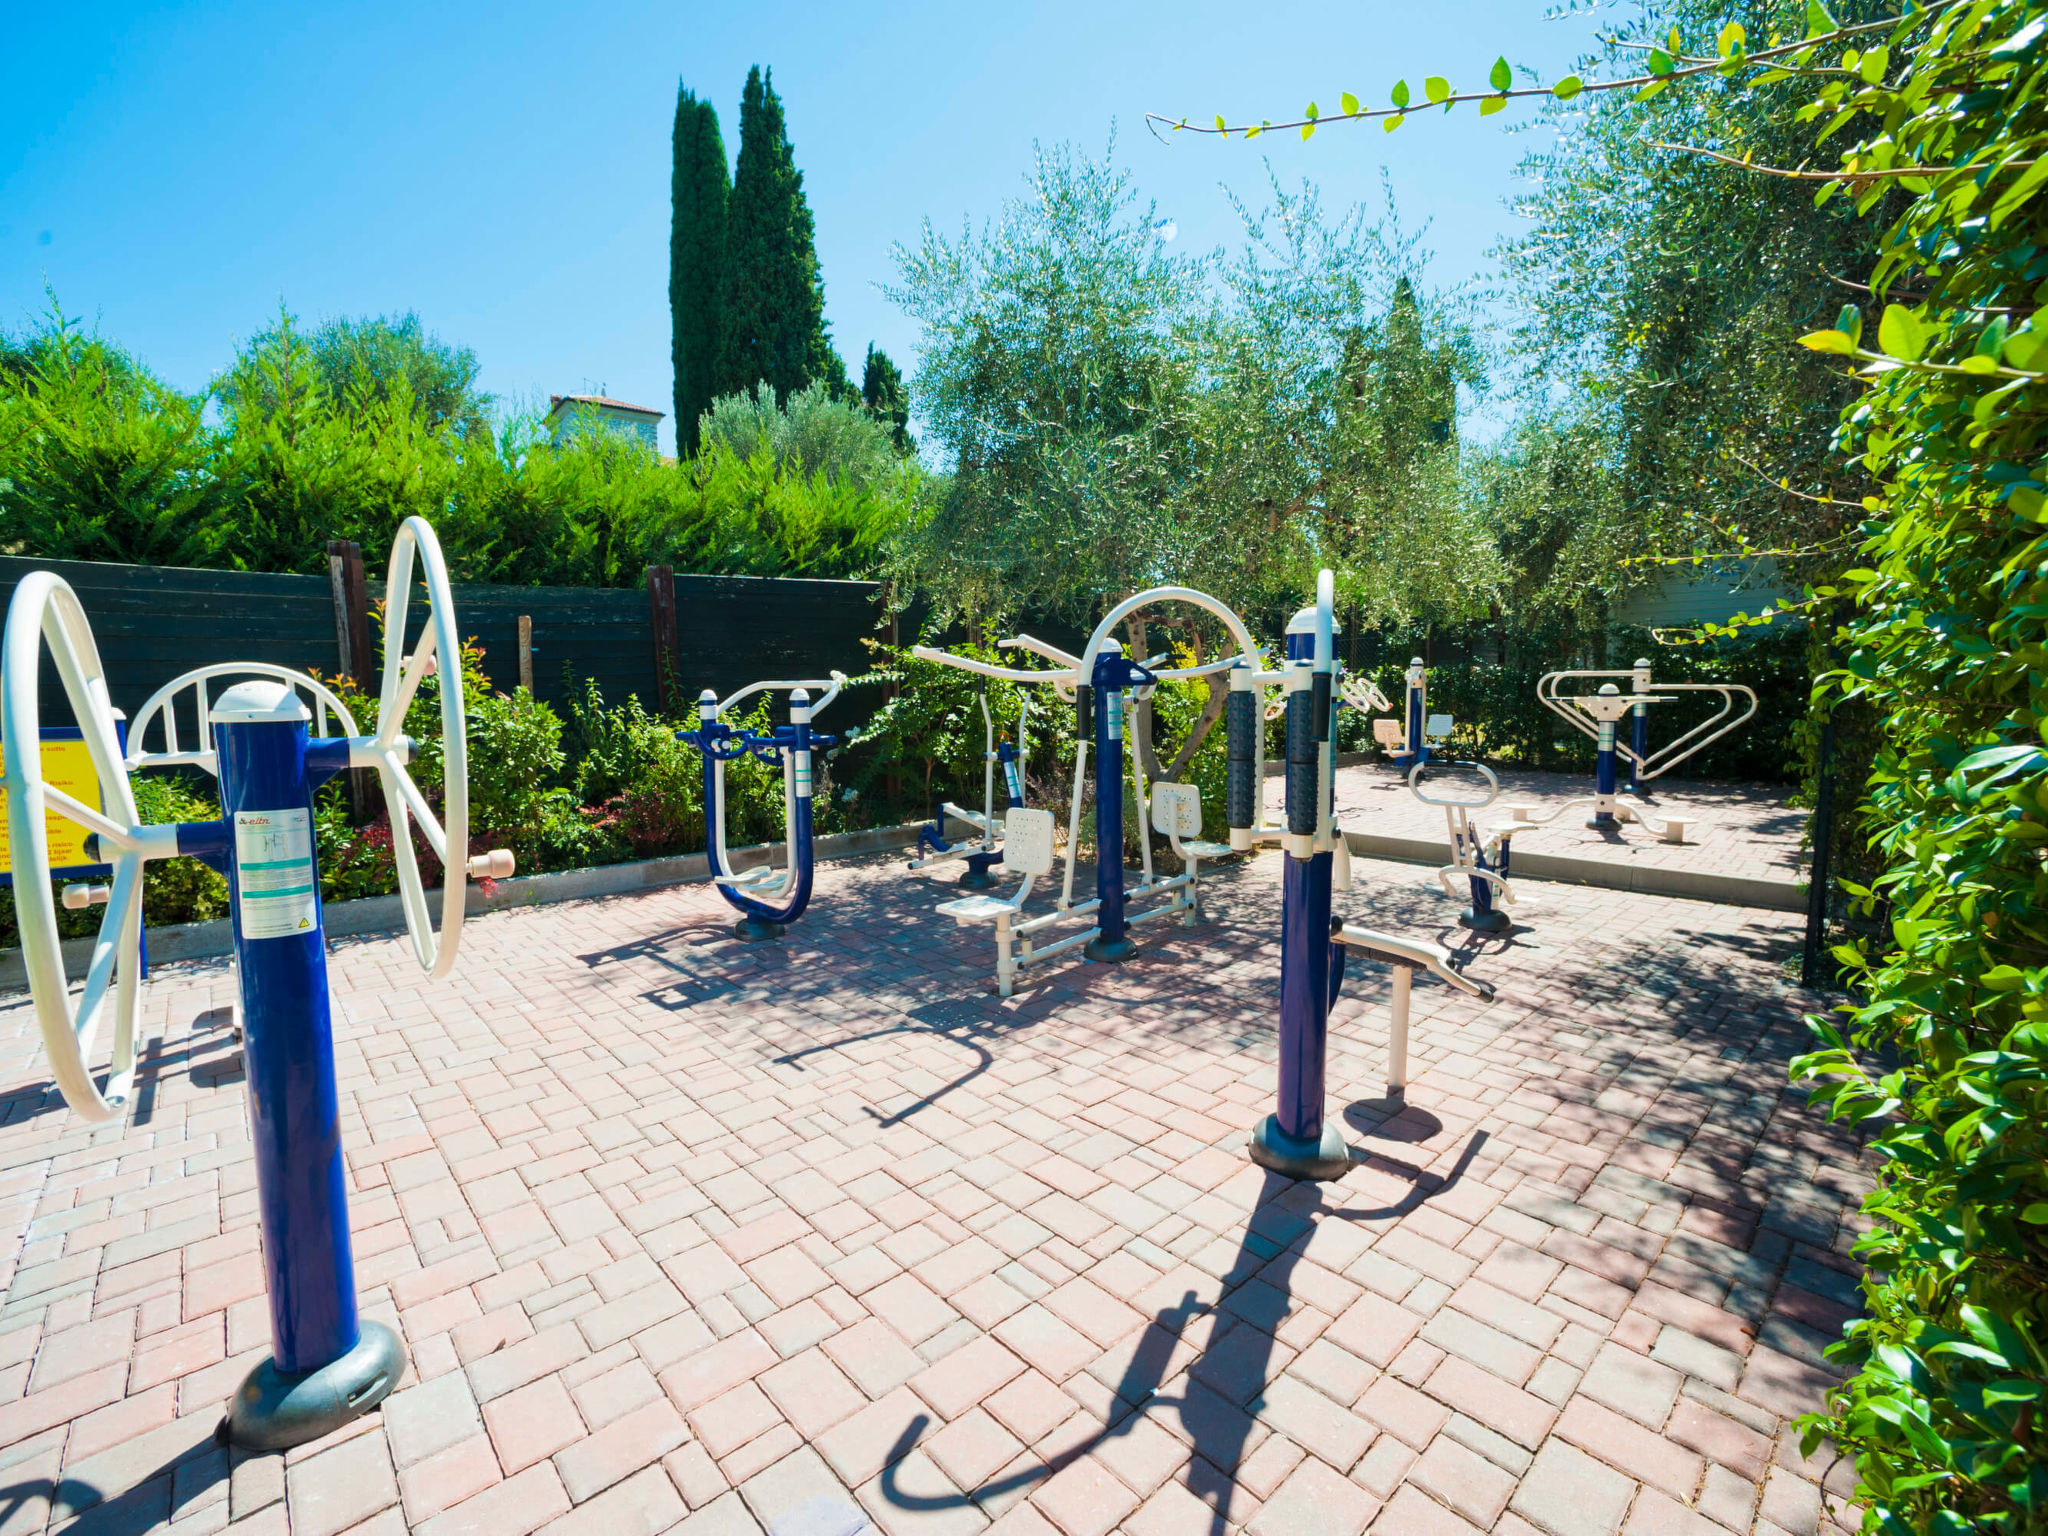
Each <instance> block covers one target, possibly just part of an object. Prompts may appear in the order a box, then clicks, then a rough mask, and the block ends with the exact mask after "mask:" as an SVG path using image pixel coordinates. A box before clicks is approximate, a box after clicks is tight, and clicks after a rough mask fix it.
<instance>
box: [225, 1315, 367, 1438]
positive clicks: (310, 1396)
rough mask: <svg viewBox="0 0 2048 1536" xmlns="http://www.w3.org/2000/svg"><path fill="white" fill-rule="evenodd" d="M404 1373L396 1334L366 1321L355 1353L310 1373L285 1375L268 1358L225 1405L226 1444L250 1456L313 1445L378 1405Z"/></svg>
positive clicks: (329, 1362) (331, 1361)
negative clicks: (230, 1442)
mask: <svg viewBox="0 0 2048 1536" xmlns="http://www.w3.org/2000/svg"><path fill="white" fill-rule="evenodd" d="M404 1374H405V1346H404V1345H403V1344H401V1343H399V1342H398V1335H397V1334H395V1333H393V1332H392V1331H391V1330H390V1329H389V1328H386V1327H385V1326H384V1325H383V1324H382V1323H372V1322H365V1323H363V1325H362V1333H361V1336H360V1337H359V1338H358V1339H357V1340H356V1346H355V1348H354V1349H351V1350H349V1351H348V1352H347V1353H346V1354H344V1355H342V1356H341V1358H339V1359H338V1360H330V1361H328V1362H327V1364H325V1365H323V1366H320V1367H319V1368H317V1369H315V1370H310V1371H297V1372H293V1373H290V1374H287V1373H286V1372H284V1371H280V1370H279V1369H278V1368H277V1362H276V1360H274V1359H269V1360H265V1361H264V1362H263V1363H262V1364H261V1365H259V1366H257V1367H256V1369H255V1370H253V1371H251V1372H250V1373H249V1374H248V1375H247V1376H246V1377H245V1378H244V1379H243V1381H242V1384H241V1386H240V1387H238V1388H236V1390H235V1397H234V1401H233V1402H232V1403H230V1404H229V1405H228V1418H227V1432H228V1439H229V1440H230V1441H232V1442H233V1443H234V1444H236V1445H239V1446H242V1447H243V1448H245V1449H247V1450H252V1451H282V1450H286V1449H288V1448H289V1447H291V1446H294V1445H304V1444H306V1443H307V1442H308V1441H311V1440H318V1439H319V1438H320V1437H321V1436H322V1435H327V1434H332V1433H333V1432H334V1431H335V1430H337V1429H339V1428H341V1426H342V1425H344V1424H346V1423H348V1421H349V1420H350V1419H354V1418H359V1417H361V1416H362V1415H363V1414H366V1413H368V1412H369V1411H370V1410H371V1409H372V1408H374V1407H376V1406H377V1405H378V1404H379V1403H381V1402H383V1401H384V1399H385V1398H387V1397H389V1396H390V1395H391V1389H392V1388H393V1387H395V1386H397V1385H398V1380H399V1378H400V1377H401V1376H403V1375H404Z"/></svg>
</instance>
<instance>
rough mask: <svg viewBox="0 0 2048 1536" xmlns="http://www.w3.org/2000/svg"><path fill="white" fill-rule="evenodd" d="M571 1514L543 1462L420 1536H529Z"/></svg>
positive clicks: (442, 1517)
mask: <svg viewBox="0 0 2048 1536" xmlns="http://www.w3.org/2000/svg"><path fill="white" fill-rule="evenodd" d="M568 1511H569V1495H568V1494H567V1493H565V1492H564V1491H563V1489H562V1480H561V1479H560V1478H559V1477H557V1476H556V1475H555V1469H554V1466H553V1465H552V1464H551V1463H549V1462H542V1463H540V1465H538V1466H534V1467H528V1468H527V1469H526V1470H525V1471H524V1472H521V1473H520V1474H519V1475H518V1476H516V1477H509V1478H507V1479H505V1481H503V1482H502V1483H494V1484H492V1485H491V1486H490V1487H489V1488H486V1489H485V1490H484V1491H483V1492H482V1493H479V1494H476V1495H474V1496H473V1497H470V1498H467V1499H464V1500H463V1501H462V1502H461V1503H460V1504H457V1505H456V1506H455V1507H454V1508H452V1509H449V1510H445V1511H443V1512H442V1513H441V1514H438V1515H435V1516H434V1517H433V1518H432V1519H430V1520H427V1521H425V1522H423V1523H422V1524H421V1525H420V1526H419V1527H418V1531H417V1536H526V1533H527V1532H529V1531H536V1530H539V1529H540V1528H541V1527H542V1526H544V1525H546V1524H547V1523H548V1522H549V1521H550V1520H552V1519H554V1518H555V1517H556V1516H558V1515H563V1514H567V1513H568ZM294 1536H296V1533H294Z"/></svg>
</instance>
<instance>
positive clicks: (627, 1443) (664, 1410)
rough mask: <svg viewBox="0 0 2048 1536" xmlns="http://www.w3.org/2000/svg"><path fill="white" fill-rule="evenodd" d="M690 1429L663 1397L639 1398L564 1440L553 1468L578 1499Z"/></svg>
mask: <svg viewBox="0 0 2048 1536" xmlns="http://www.w3.org/2000/svg"><path fill="white" fill-rule="evenodd" d="M689 1434H690V1432H689V1429H688V1428H687V1426H685V1424H684V1423H683V1419H682V1415H680V1414H678V1413H677V1412H676V1411H675V1409H674V1407H673V1406H671V1405H670V1403H669V1402H668V1401H667V1400H666V1399H658V1400H656V1401H654V1402H650V1403H643V1404H642V1405H641V1406H640V1407H638V1408H635V1409H632V1410H629V1411H628V1412H626V1413H624V1414H621V1415H620V1416H619V1417H618V1418H616V1419H613V1420H612V1421H611V1422H610V1423H609V1424H607V1425H605V1426H604V1427H603V1428H602V1429H599V1430H596V1431H594V1432H593V1433H591V1434H589V1435H587V1436H585V1437H584V1438H583V1439H581V1440H578V1441H576V1442H575V1443H574V1444H572V1445H568V1446H565V1447H564V1448H563V1449H562V1450H561V1451H560V1452H558V1453H557V1454H556V1456H555V1470H556V1471H557V1472H558V1473H560V1474H561V1478H562V1486H563V1487H564V1488H566V1489H567V1490H568V1492H569V1497H570V1498H572V1499H574V1500H575V1501H576V1502H577V1503H578V1504H581V1503H582V1502H583V1501H584V1500H585V1499H588V1498H590V1497H592V1496H593V1495H595V1494H597V1493H599V1492H601V1491H602V1490H604V1489H606V1488H609V1487H611V1486H612V1484H614V1483H616V1482H619V1481H621V1480H622V1479H624V1478H628V1477H630V1476H632V1475H633V1473H634V1472H635V1471H637V1470H638V1469H639V1468H641V1467H644V1466H646V1465H647V1464H648V1462H649V1461H651V1460H653V1459H655V1458H658V1457H661V1456H665V1455H667V1454H668V1453H669V1452H670V1451H672V1450H674V1449H675V1448H676V1447H677V1446H679V1445H681V1444H682V1443H683V1442H684V1441H685V1440H687V1439H688V1438H689Z"/></svg>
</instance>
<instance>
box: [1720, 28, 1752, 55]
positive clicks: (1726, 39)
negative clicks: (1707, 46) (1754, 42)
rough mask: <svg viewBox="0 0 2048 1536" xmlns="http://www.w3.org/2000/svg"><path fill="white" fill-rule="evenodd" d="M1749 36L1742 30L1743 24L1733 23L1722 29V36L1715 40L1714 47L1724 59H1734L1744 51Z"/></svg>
mask: <svg viewBox="0 0 2048 1536" xmlns="http://www.w3.org/2000/svg"><path fill="white" fill-rule="evenodd" d="M1748 39H1749V34H1748V33H1747V32H1745V31H1743V29H1742V23H1741V22H1739V21H1731V22H1729V23H1728V25H1727V26H1725V27H1723V28H1722V29H1721V35H1720V36H1719V37H1718V38H1716V39H1715V40H1714V47H1715V48H1716V50H1717V51H1718V52H1719V53H1720V55H1721V57H1722V58H1724V59H1727V58H1733V57H1734V56H1735V55H1736V54H1738V53H1741V52H1742V51H1743V45H1744V44H1745V43H1746V42H1747V41H1748Z"/></svg>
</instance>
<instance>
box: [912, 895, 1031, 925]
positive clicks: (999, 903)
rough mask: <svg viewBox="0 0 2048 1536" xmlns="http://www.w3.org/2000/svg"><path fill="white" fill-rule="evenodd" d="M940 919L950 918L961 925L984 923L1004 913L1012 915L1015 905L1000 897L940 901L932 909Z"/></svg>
mask: <svg viewBox="0 0 2048 1536" xmlns="http://www.w3.org/2000/svg"><path fill="white" fill-rule="evenodd" d="M932 910H933V911H935V912H937V913H938V914H939V916H941V917H950V918H952V919H953V920H954V921H955V922H961V923H986V922H990V921H993V920H994V919H995V918H998V917H1001V916H1002V915H1003V914H1004V913H1005V912H1012V913H1014V912H1015V911H1016V910H1017V904H1016V903H1015V902H1013V901H1006V900H1004V899H1003V898H1002V897H1000V896H961V897H958V898H956V899H954V900H952V901H942V902H940V903H939V904H938V906H936V907H934V908H933V909H932Z"/></svg>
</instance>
